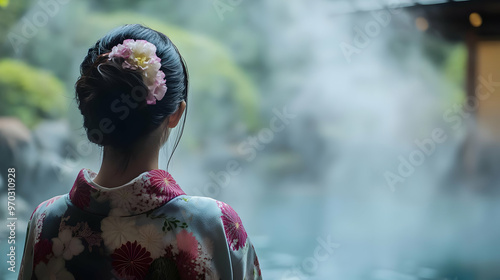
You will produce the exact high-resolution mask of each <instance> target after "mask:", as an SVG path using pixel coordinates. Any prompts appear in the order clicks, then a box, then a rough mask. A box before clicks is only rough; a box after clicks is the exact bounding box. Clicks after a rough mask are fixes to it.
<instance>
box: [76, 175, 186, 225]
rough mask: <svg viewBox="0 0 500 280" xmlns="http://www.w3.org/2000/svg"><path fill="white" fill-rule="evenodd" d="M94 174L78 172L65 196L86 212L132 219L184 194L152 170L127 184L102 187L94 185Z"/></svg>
mask: <svg viewBox="0 0 500 280" xmlns="http://www.w3.org/2000/svg"><path fill="white" fill-rule="evenodd" d="M96 176H97V174H96V173H95V172H93V171H92V170H90V169H86V168H84V169H82V170H81V171H80V173H78V176H77V178H76V180H75V183H74V184H73V188H72V189H71V191H70V193H69V199H70V201H71V202H72V203H73V204H74V205H75V206H77V207H78V208H81V209H83V210H85V211H87V212H91V213H94V214H98V215H109V216H132V215H138V214H142V213H145V212H148V211H150V210H153V209H156V208H158V207H160V206H162V205H164V204H165V203H167V202H169V201H170V200H172V199H173V198H175V197H177V196H179V195H185V193H184V192H183V191H182V189H181V188H180V187H179V185H177V183H176V182H175V180H174V178H172V176H171V175H170V173H168V172H166V171H165V170H161V169H155V170H150V171H147V172H144V173H142V174H140V175H139V176H137V177H136V178H134V179H133V180H131V181H130V182H128V183H126V184H124V185H121V186H118V187H114V188H106V187H103V186H100V185H99V184H97V183H95V182H94V179H95V177H96Z"/></svg>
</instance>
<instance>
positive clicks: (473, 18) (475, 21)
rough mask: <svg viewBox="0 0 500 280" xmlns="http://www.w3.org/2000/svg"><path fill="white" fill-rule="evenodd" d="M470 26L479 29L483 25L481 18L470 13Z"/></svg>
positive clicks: (476, 14)
mask: <svg viewBox="0 0 500 280" xmlns="http://www.w3.org/2000/svg"><path fill="white" fill-rule="evenodd" d="M469 21H470V24H472V26H474V27H479V26H481V25H483V18H482V17H481V15H480V14H478V13H472V14H470V15H469Z"/></svg>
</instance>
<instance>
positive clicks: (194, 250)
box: [176, 229, 198, 259]
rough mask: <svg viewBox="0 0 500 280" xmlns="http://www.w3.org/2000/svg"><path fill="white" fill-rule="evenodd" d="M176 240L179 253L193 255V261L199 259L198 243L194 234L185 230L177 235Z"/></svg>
mask: <svg viewBox="0 0 500 280" xmlns="http://www.w3.org/2000/svg"><path fill="white" fill-rule="evenodd" d="M176 238H177V248H179V251H183V252H185V253H187V254H189V255H191V256H192V258H193V259H196V258H197V257H198V241H197V240H196V237H194V236H193V233H192V232H188V231H187V230H185V229H183V230H181V231H180V232H179V233H178V234H177V236H176Z"/></svg>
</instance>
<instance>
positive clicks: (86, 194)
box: [69, 169, 92, 209]
mask: <svg viewBox="0 0 500 280" xmlns="http://www.w3.org/2000/svg"><path fill="white" fill-rule="evenodd" d="M91 190H92V187H91V186H89V184H88V183H87V181H86V180H85V178H84V175H83V169H82V171H80V173H78V177H77V178H76V181H75V183H74V184H73V188H71V191H70V192H69V199H70V200H71V202H73V204H74V205H76V206H77V207H79V208H82V209H84V208H86V207H88V206H89V204H90V191H91Z"/></svg>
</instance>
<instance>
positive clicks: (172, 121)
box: [167, 100, 186, 128]
mask: <svg viewBox="0 0 500 280" xmlns="http://www.w3.org/2000/svg"><path fill="white" fill-rule="evenodd" d="M185 109H186V101H184V100H182V102H181V103H180V104H179V108H177V111H175V112H174V113H173V114H172V115H170V117H168V122H167V126H168V128H174V127H176V126H177V124H178V123H179V120H180V119H181V117H182V113H184V110H185Z"/></svg>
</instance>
